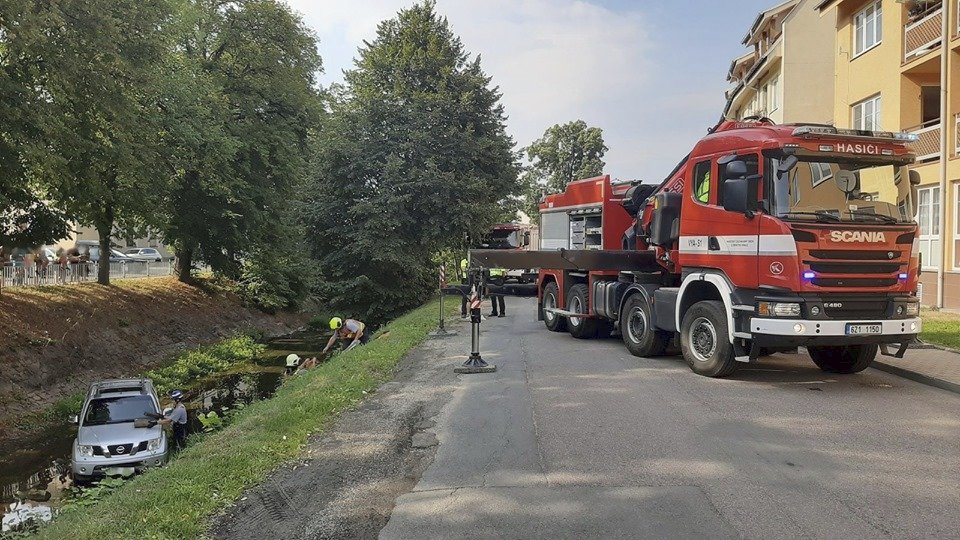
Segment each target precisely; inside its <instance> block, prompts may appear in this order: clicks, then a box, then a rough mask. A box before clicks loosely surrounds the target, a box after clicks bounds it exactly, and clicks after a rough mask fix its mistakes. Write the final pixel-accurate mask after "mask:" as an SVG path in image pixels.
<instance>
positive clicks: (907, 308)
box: [903, 302, 920, 317]
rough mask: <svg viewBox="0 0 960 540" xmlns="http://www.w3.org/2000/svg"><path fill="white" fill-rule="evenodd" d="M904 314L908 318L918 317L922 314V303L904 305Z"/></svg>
mask: <svg viewBox="0 0 960 540" xmlns="http://www.w3.org/2000/svg"><path fill="white" fill-rule="evenodd" d="M903 307H904V309H903V314H904V315H906V316H908V317H916V316H917V315H919V314H920V302H911V303H909V304H903Z"/></svg>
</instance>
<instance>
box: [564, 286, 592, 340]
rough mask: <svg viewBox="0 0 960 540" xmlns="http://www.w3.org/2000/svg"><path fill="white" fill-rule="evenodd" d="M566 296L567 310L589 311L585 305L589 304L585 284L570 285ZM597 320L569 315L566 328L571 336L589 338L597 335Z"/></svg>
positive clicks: (576, 311) (574, 311)
mask: <svg viewBox="0 0 960 540" xmlns="http://www.w3.org/2000/svg"><path fill="white" fill-rule="evenodd" d="M567 298H569V300H568V301H567V311H570V312H572V313H589V310H588V307H587V306H589V304H588V303H587V301H588V300H587V298H588V291H587V286H586V285H585V284H583V283H578V284H577V285H574V286H573V287H570V291H569V292H568V293H567ZM597 322H598V321H597V320H596V319H583V318H580V317H570V319H569V320H568V321H567V330H569V331H570V335H571V336H573V337H575V338H577V339H589V338H592V337H596V335H597Z"/></svg>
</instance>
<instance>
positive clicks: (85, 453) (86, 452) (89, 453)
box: [77, 444, 93, 457]
mask: <svg viewBox="0 0 960 540" xmlns="http://www.w3.org/2000/svg"><path fill="white" fill-rule="evenodd" d="M77 452H79V453H80V456H81V457H93V447H92V446H90V445H86V444H79V445H77Z"/></svg>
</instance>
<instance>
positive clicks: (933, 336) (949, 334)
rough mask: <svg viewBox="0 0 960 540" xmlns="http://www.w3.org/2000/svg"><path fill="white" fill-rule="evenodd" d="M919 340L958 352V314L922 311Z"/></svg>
mask: <svg viewBox="0 0 960 540" xmlns="http://www.w3.org/2000/svg"><path fill="white" fill-rule="evenodd" d="M921 316H922V317H923V332H921V333H920V339H922V340H923V341H926V342H927V343H934V344H936V345H941V346H943V347H949V348H951V349H956V350H960V313H951V312H947V311H929V310H926V309H924V310H923V311H922V313H921Z"/></svg>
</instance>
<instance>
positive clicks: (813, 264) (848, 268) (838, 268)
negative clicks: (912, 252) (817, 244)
mask: <svg viewBox="0 0 960 540" xmlns="http://www.w3.org/2000/svg"><path fill="white" fill-rule="evenodd" d="M803 262H804V263H805V264H808V265H810V269H811V270H813V271H814V272H817V273H819V274H892V273H894V272H896V271H898V270H900V266H901V265H900V263H895V262H894V263H880V262H869V263H855V262H817V261H803Z"/></svg>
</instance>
